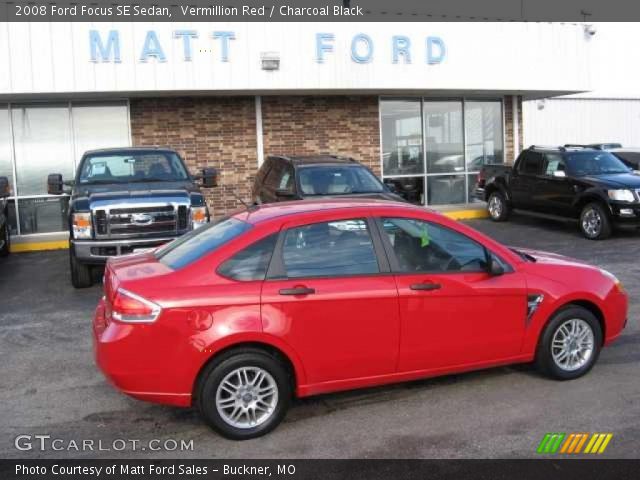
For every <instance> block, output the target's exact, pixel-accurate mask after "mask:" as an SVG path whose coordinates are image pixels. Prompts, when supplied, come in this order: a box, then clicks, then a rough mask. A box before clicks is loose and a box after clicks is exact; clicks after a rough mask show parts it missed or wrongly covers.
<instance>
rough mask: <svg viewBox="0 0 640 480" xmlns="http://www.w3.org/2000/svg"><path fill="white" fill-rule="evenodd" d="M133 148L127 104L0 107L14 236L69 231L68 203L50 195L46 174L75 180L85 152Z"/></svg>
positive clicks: (2, 169) (1, 162)
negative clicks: (112, 148)
mask: <svg viewBox="0 0 640 480" xmlns="http://www.w3.org/2000/svg"><path fill="white" fill-rule="evenodd" d="M12 132H13V135H12ZM128 145H130V139H129V114H128V109H127V105H126V103H124V102H110V103H103V104H97V103H78V104H76V103H73V104H69V103H60V104H38V105H35V104H25V105H17V104H12V105H9V106H4V107H0V175H7V176H8V177H9V182H10V183H11V186H12V193H13V196H14V197H13V201H12V203H11V208H12V210H13V211H12V212H10V215H9V217H10V219H11V221H12V233H14V234H22V235H27V234H33V233H47V232H60V231H64V230H66V229H67V211H68V205H69V199H68V197H67V196H51V195H48V194H47V175H48V174H50V173H61V174H62V175H63V178H64V179H65V180H72V179H73V177H74V175H75V169H76V165H77V163H78V162H79V160H80V158H81V156H82V154H83V153H84V152H85V151H86V150H90V149H96V148H105V147H122V146H128ZM12 162H15V164H13V163H12ZM14 169H15V176H14ZM14 183H15V184H14Z"/></svg>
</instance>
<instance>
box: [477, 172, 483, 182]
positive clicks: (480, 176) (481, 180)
mask: <svg viewBox="0 0 640 480" xmlns="http://www.w3.org/2000/svg"><path fill="white" fill-rule="evenodd" d="M476 183H477V184H478V185H482V184H483V183H484V171H483V170H480V173H478V181H477V182H476Z"/></svg>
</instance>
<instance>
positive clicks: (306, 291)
mask: <svg viewBox="0 0 640 480" xmlns="http://www.w3.org/2000/svg"><path fill="white" fill-rule="evenodd" d="M279 293H280V295H311V294H312V293H316V289H315V288H307V287H295V288H283V289H281V290H280V292H279Z"/></svg>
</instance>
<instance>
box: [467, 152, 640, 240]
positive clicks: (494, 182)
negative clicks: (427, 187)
mask: <svg viewBox="0 0 640 480" xmlns="http://www.w3.org/2000/svg"><path fill="white" fill-rule="evenodd" d="M476 196H477V197H479V198H480V199H482V200H485V201H486V202H487V210H488V211H489V215H490V216H491V218H492V219H493V220H495V221H504V220H506V219H507V218H508V216H509V213H510V212H511V210H512V209H519V210H524V211H529V212H533V213H537V214H545V215H547V216H556V217H564V218H575V219H577V220H578V225H579V227H580V229H581V230H582V233H583V235H584V236H585V237H586V238H589V239H592V240H601V239H604V238H607V237H608V236H609V235H610V234H611V230H612V227H613V226H619V227H625V226H626V227H632V228H640V175H637V174H635V173H634V172H633V170H632V169H630V168H629V167H628V166H626V165H625V164H624V163H622V161H620V159H618V158H617V157H615V156H614V155H612V154H611V153H610V152H606V151H602V150H599V149H595V148H586V147H582V146H564V147H556V148H554V147H539V146H531V147H530V148H528V149H526V150H524V151H523V152H522V153H521V154H520V156H519V157H518V159H517V160H516V163H515V165H514V166H513V167H511V166H505V165H485V166H484V167H483V168H482V170H481V172H480V174H479V176H478V185H477V188H476Z"/></svg>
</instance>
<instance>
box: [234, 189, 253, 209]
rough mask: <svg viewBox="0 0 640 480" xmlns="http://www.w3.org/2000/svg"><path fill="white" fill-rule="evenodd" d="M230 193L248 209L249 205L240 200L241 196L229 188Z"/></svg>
mask: <svg viewBox="0 0 640 480" xmlns="http://www.w3.org/2000/svg"><path fill="white" fill-rule="evenodd" d="M231 195H233V198H235V199H236V200H237V201H239V202H240V203H241V204H242V205H244V208H246V209H247V210H249V205H247V203H246V202H245V201H244V200H242V198H240V197H239V196H238V195H237V194H236V192H234V191H233V190H231Z"/></svg>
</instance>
